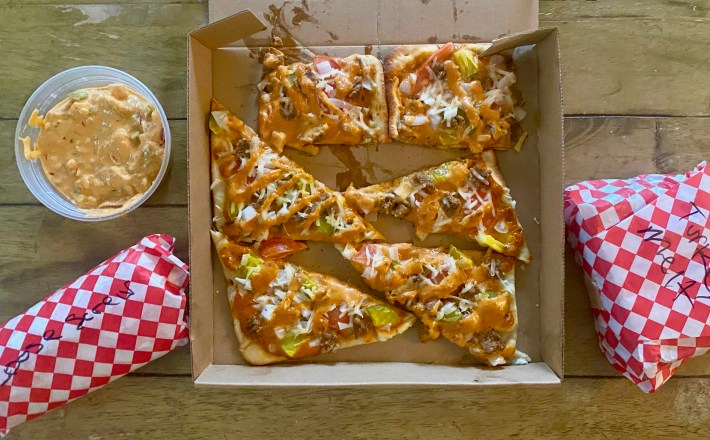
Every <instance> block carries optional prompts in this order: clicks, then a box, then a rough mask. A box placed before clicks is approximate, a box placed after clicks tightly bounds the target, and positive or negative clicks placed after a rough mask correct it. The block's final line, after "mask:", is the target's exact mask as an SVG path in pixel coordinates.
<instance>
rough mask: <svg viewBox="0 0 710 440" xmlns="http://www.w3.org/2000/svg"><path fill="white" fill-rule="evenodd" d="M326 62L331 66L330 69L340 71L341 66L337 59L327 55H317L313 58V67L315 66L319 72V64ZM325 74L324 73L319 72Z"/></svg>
mask: <svg viewBox="0 0 710 440" xmlns="http://www.w3.org/2000/svg"><path fill="white" fill-rule="evenodd" d="M322 62H326V63H328V64H330V67H332V68H333V69H340V65H339V64H338V62H337V61H336V60H335V58H331V57H327V56H325V55H317V56H315V57H314V58H313V66H315V68H316V70H318V64H320V63H322ZM319 73H323V72H319Z"/></svg>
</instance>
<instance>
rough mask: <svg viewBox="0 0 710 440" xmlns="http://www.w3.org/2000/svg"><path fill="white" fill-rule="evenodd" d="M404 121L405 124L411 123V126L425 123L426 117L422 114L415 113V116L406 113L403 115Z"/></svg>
mask: <svg viewBox="0 0 710 440" xmlns="http://www.w3.org/2000/svg"><path fill="white" fill-rule="evenodd" d="M404 123H405V124H407V125H411V126H412V127H416V126H419V125H424V124H426V123H427V117H426V116H424V115H417V116H411V115H406V116H405V117H404Z"/></svg>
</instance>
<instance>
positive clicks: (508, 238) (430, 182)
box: [344, 150, 530, 262]
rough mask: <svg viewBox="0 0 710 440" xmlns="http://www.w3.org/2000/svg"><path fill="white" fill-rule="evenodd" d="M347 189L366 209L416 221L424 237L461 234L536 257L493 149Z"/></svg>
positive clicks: (505, 250)
mask: <svg viewBox="0 0 710 440" xmlns="http://www.w3.org/2000/svg"><path fill="white" fill-rule="evenodd" d="M344 194H345V198H346V200H347V201H348V203H349V204H350V205H351V206H353V207H356V208H357V209H358V210H359V211H360V212H362V213H363V214H370V213H384V214H389V215H393V216H395V217H398V218H402V219H405V220H409V221H411V222H413V223H414V225H415V226H416V232H417V236H418V237H419V238H422V239H423V238H424V237H426V235H427V234H429V233H451V234H456V235H460V236H462V237H465V238H468V239H470V240H475V241H477V242H478V243H479V244H480V245H482V246H486V247H489V248H492V249H493V250H495V251H497V252H500V253H502V254H504V255H510V256H513V257H515V258H517V259H519V260H521V261H524V262H530V251H529V250H528V247H527V244H526V243H525V235H524V234H523V228H522V227H521V226H520V222H519V221H518V217H517V215H516V213H515V201H514V200H513V199H512V197H511V196H510V190H509V189H508V188H507V187H506V185H505V182H504V181H503V176H502V175H501V173H500V171H499V170H498V165H497V162H496V157H495V153H494V152H493V151H491V150H487V151H484V152H483V153H482V154H476V155H473V156H470V157H466V158H461V159H458V160H453V161H450V162H446V163H443V164H441V165H439V166H436V167H432V168H429V169H425V170H421V171H418V172H416V173H413V174H410V175H408V176H404V177H400V178H398V179H395V180H393V181H389V182H383V183H379V184H376V185H371V186H368V187H364V188H353V187H350V188H348V190H347V191H346V192H345V193H344Z"/></svg>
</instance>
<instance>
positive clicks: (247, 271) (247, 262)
mask: <svg viewBox="0 0 710 440" xmlns="http://www.w3.org/2000/svg"><path fill="white" fill-rule="evenodd" d="M263 264H264V260H262V259H261V258H259V257H257V256H256V255H254V254H251V253H249V254H244V255H242V261H241V264H240V266H239V268H238V269H237V276H238V277H239V278H242V279H245V280H246V279H249V278H250V277H251V276H252V275H253V274H254V273H256V272H258V271H259V270H260V269H261V266H262V265H263Z"/></svg>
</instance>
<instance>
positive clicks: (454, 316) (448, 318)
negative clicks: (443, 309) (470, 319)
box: [441, 309, 463, 322]
mask: <svg viewBox="0 0 710 440" xmlns="http://www.w3.org/2000/svg"><path fill="white" fill-rule="evenodd" d="M462 317H463V315H462V314H461V311H460V310H459V309H455V310H454V311H453V312H449V313H447V314H446V315H444V317H443V318H441V320H442V321H444V322H456V321H459V320H460V319H461V318H462Z"/></svg>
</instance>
